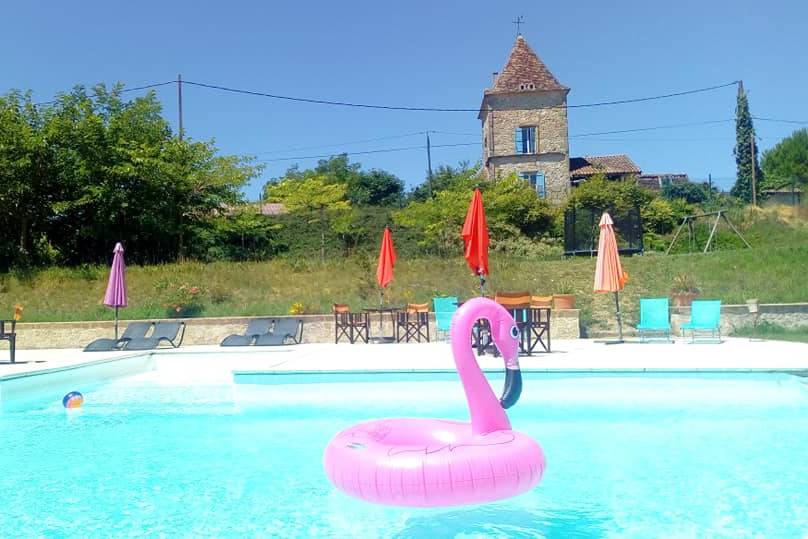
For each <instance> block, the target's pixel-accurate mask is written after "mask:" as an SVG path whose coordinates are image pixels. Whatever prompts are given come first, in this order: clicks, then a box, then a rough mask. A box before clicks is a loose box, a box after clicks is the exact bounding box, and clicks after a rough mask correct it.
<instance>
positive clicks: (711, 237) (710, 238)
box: [704, 211, 722, 253]
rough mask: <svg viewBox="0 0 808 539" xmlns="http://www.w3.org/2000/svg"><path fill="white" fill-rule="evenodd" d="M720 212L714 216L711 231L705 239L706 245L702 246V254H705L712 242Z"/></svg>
mask: <svg viewBox="0 0 808 539" xmlns="http://www.w3.org/2000/svg"><path fill="white" fill-rule="evenodd" d="M721 213H722V212H721V211H719V212H718V214H717V215H716V216H715V223H713V229H712V230H710V237H709V238H707V245H705V246H704V252H705V253H706V252H707V250H708V249H709V248H710V243H712V241H713V236H715V230H716V229H717V228H718V221H719V219H721Z"/></svg>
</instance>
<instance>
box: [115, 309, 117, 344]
mask: <svg viewBox="0 0 808 539" xmlns="http://www.w3.org/2000/svg"><path fill="white" fill-rule="evenodd" d="M115 340H116V341H117V340H118V306H117V305H116V306H115Z"/></svg>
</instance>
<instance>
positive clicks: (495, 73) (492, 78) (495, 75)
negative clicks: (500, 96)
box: [491, 71, 499, 86]
mask: <svg viewBox="0 0 808 539" xmlns="http://www.w3.org/2000/svg"><path fill="white" fill-rule="evenodd" d="M498 76H499V71H494V72H493V73H491V86H494V85H495V84H496V83H497V77H498Z"/></svg>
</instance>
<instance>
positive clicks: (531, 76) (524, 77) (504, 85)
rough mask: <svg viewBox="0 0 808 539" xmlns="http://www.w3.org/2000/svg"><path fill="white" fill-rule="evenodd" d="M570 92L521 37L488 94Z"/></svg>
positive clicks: (517, 39)
mask: <svg viewBox="0 0 808 539" xmlns="http://www.w3.org/2000/svg"><path fill="white" fill-rule="evenodd" d="M548 90H569V88H567V87H566V86H563V85H562V84H561V83H560V82H558V79H556V78H555V76H554V75H553V74H552V73H550V70H549V69H547V66H546V65H544V62H542V61H541V60H540V59H539V57H538V56H537V55H536V53H535V52H533V49H531V48H530V45H528V44H527V41H525V38H523V37H522V36H519V37H517V38H516V43H514V44H513V49H511V55H510V56H509V57H508V62H507V63H506V64H505V67H504V68H503V69H502V72H501V73H500V74H499V76H498V77H497V80H496V82H495V83H494V87H493V88H489V89H487V90H486V91H485V93H486V94H499V93H510V92H524V91H548Z"/></svg>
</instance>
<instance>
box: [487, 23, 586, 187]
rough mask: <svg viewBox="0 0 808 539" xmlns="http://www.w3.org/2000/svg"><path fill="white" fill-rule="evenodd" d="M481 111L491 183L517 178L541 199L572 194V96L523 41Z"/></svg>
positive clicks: (515, 48)
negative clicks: (569, 124) (569, 122)
mask: <svg viewBox="0 0 808 539" xmlns="http://www.w3.org/2000/svg"><path fill="white" fill-rule="evenodd" d="M494 77H495V78H494V81H493V84H492V87H491V88H488V89H486V90H485V93H484V94H483V102H482V105H480V115H479V119H480V120H481V121H482V131H483V132H482V140H483V167H484V170H485V172H486V173H487V175H488V177H489V178H496V177H498V176H504V175H507V174H511V173H513V172H515V173H517V174H519V175H520V176H522V177H523V178H525V179H527V180H528V181H530V183H531V184H532V185H534V186H535V187H536V190H537V191H538V193H539V195H540V196H542V197H545V198H547V199H549V200H551V201H554V202H559V201H561V200H563V199H564V198H565V197H566V196H567V193H568V191H569V189H570V165H569V139H568V132H567V107H566V105H567V93H569V91H570V89H569V88H567V87H566V86H563V85H562V84H561V83H559V82H558V80H557V79H556V78H555V76H553V74H552V73H551V72H550V70H549V69H547V66H546V65H544V63H543V62H542V61H541V60H540V59H539V57H538V56H537V55H536V53H535V52H533V49H531V48H530V45H528V44H527V42H526V41H525V39H524V38H523V37H522V36H521V35H519V36H518V37H517V38H516V43H514V45H513V49H512V50H511V54H510V56H509V57H508V62H507V63H506V64H505V67H504V68H503V69H502V72H501V73H499V74H496V73H495V74H494Z"/></svg>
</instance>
